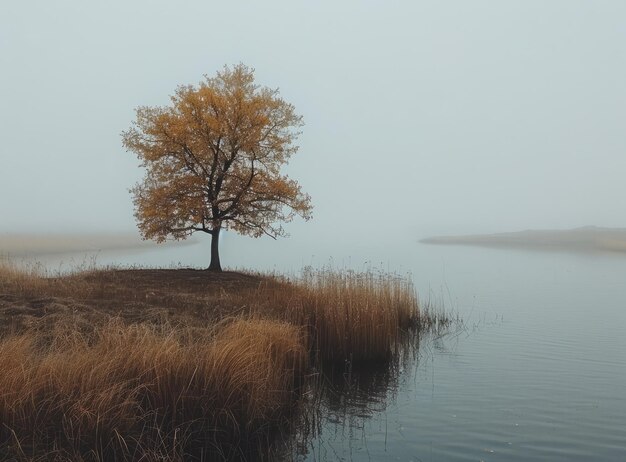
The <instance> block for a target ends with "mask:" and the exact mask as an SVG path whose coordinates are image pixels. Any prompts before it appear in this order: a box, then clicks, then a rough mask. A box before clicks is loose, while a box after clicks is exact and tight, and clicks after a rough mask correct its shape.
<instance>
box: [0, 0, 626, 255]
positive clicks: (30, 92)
mask: <svg viewBox="0 0 626 462" xmlns="http://www.w3.org/2000/svg"><path fill="white" fill-rule="evenodd" d="M624 24H626V2H623V1H621V0H616V1H574V0H562V1H557V0H551V1H545V0H542V1H529V0H520V1H500V0H498V1H495V0H490V1H465V0H462V1H414V0H411V1H394V2H382V1H380V2H374V1H341V2H336V1H324V2H303V1H292V0H288V1H287V0H285V1H263V2H208V1H204V0H203V1H188V2H165V1H153V0H149V1H148V0H144V1H133V2H126V1H109V2H85V1H84V0H82V1H79V0H75V1H54V2H50V1H26V0H25V1H20V2H2V4H1V5H0V101H1V104H0V135H1V140H0V232H3V231H12V232H31V233H38V232H52V231H55V232H65V231H70V230H71V231H74V232H75V231H120V230H121V231H124V230H133V229H135V221H134V218H133V214H132V212H133V210H132V202H131V196H130V194H129V193H128V188H130V187H132V186H133V185H134V183H135V182H137V181H138V180H139V179H140V178H141V177H142V175H143V173H142V171H141V170H140V169H139V168H138V161H137V159H136V158H135V157H134V155H133V154H131V153H128V152H125V151H124V149H123V147H122V145H121V140H120V133H121V132H122V131H123V130H125V129H127V128H128V127H129V125H130V123H131V121H132V120H133V118H134V109H135V108H136V107H137V106H139V105H158V104H167V103H168V101H169V100H168V98H169V95H171V94H172V93H173V92H174V90H175V88H176V86H177V85H179V84H195V83H197V82H199V81H200V80H201V79H202V76H203V74H209V75H213V74H214V73H215V72H216V71H217V70H219V69H221V68H222V66H223V65H224V64H236V63H238V62H243V63H245V64H246V65H249V66H252V67H254V68H255V69H256V73H255V75H256V80H257V83H259V84H262V85H266V86H269V87H279V88H280V92H281V96H282V97H283V98H284V99H286V100H287V101H289V102H291V103H292V104H294V105H295V107H296V111H297V113H299V114H301V115H303V116H304V121H305V123H306V125H305V126H304V128H303V135H302V136H301V137H300V139H299V143H298V144H299V145H300V147H301V148H300V151H299V152H298V153H297V154H296V155H295V156H294V157H293V159H292V161H291V162H290V164H289V167H288V169H287V171H288V172H289V174H290V175H291V176H292V177H293V178H295V179H297V180H299V181H300V183H301V184H302V187H303V189H304V190H305V191H306V192H308V193H310V194H311V196H312V202H313V204H314V206H315V209H314V218H313V220H312V221H311V222H308V223H305V222H303V221H301V220H296V221H294V222H293V223H291V224H289V225H287V227H286V229H287V231H288V232H290V233H291V235H292V239H296V240H297V242H302V243H303V244H302V245H306V243H307V242H309V241H310V240H313V239H315V240H322V241H323V240H333V241H334V242H354V241H355V240H356V241H360V240H363V241H365V240H367V239H375V238H376V236H380V235H381V234H387V235H389V234H391V235H402V236H405V237H408V236H414V237H415V239H417V238H419V237H424V236H426V235H429V234H434V233H439V234H440V233H446V232H449V233H478V232H499V231H513V230H518V229H528V228H550V229H554V228H571V227H577V226H583V225H597V226H609V227H612V226H614V227H626V180H625V178H626V155H625V152H626V138H625V136H626V130H624V121H625V117H624V116H625V110H624V108H625V103H626V87H625V82H626V27H624Z"/></svg>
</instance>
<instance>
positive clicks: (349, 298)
mask: <svg viewBox="0 0 626 462" xmlns="http://www.w3.org/2000/svg"><path fill="white" fill-rule="evenodd" d="M436 322H438V320H437V319H436V318H435V317H433V316H431V315H430V314H429V313H427V312H425V311H422V310H420V307H419V306H418V303H417V297H416V295H415V292H414V291H413V287H412V285H411V283H410V281H407V280H406V279H404V278H399V277H396V276H393V275H386V274H373V273H363V274H359V273H352V272H344V273H336V272H330V271H327V272H324V271H319V272H311V271H309V272H305V273H304V274H303V275H302V277H299V278H297V279H291V280H290V279H288V278H285V277H280V276H265V275H256V274H243V273H232V272H225V273H211V272H207V271H200V270H191V269H180V270H159V269H146V270H98V271H85V272H79V273H76V274H71V275H67V276H63V277H43V276H42V275H40V274H36V273H34V272H30V273H29V272H24V271H22V270H19V269H17V268H14V267H11V266H7V265H5V266H4V267H2V268H1V269H0V335H1V340H0V356H1V357H3V358H10V360H8V361H5V362H4V363H3V364H2V365H1V367H2V369H3V370H2V371H0V377H2V378H1V379H0V420H1V421H2V422H3V423H5V425H4V426H3V428H1V429H0V448H1V449H0V455H1V456H2V457H3V458H6V457H8V458H17V459H18V460H19V459H23V460H33V459H38V458H39V459H41V457H44V458H48V459H50V458H56V460H103V459H107V458H109V459H110V458H114V459H115V460H138V459H140V458H141V459H142V460H193V459H194V458H195V459H196V460H209V459H211V458H213V459H215V458H218V459H228V460H233V459H238V458H248V459H249V458H251V456H252V455H257V456H258V455H261V454H268V453H271V451H272V441H273V440H274V437H273V435H275V434H276V433H277V432H280V431H281V429H284V428H285V426H289V422H290V421H291V417H292V415H293V412H294V409H297V407H298V406H297V403H298V402H300V397H301V393H302V391H303V384H304V383H305V382H306V379H307V376H308V375H309V374H310V373H311V369H310V367H311V366H312V365H315V366H316V367H317V368H318V369H319V366H320V365H321V363H342V362H345V361H350V362H368V361H375V362H377V363H380V362H381V361H382V362H385V361H390V360H391V359H392V358H393V357H394V355H397V354H398V352H399V351H400V350H402V348H403V342H404V341H405V339H406V337H407V335H406V334H407V333H408V334H410V333H414V334H416V333H417V332H419V330H420V329H424V328H427V327H428V326H432V325H433V323H436ZM261 458H263V456H261Z"/></svg>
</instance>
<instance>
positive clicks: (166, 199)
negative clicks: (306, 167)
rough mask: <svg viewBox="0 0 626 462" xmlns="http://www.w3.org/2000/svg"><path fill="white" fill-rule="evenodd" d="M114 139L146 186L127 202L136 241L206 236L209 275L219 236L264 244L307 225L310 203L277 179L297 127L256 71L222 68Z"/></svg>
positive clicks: (144, 113) (215, 266)
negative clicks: (297, 219)
mask: <svg viewBox="0 0 626 462" xmlns="http://www.w3.org/2000/svg"><path fill="white" fill-rule="evenodd" d="M136 113H137V119H136V121H135V122H133V124H132V127H131V128H130V129H129V130H127V131H125V132H123V133H122V138H123V143H124V146H125V147H126V149H127V150H129V151H132V152H134V153H135V154H137V156H138V158H139V159H140V160H141V162H142V166H143V167H145V169H146V176H145V178H144V179H143V181H142V182H141V183H138V184H137V185H136V186H135V187H134V188H133V189H132V190H131V192H132V193H133V195H134V204H135V217H136V219H137V223H138V226H139V229H140V231H141V234H142V236H143V237H144V239H154V240H156V241H157V242H163V241H165V240H166V238H168V237H171V238H173V239H176V240H180V239H186V238H187V237H188V236H190V235H191V234H193V233H194V232H196V231H201V232H204V233H207V234H210V235H211V264H210V266H209V269H210V270H214V271H221V270H222V268H221V265H220V257H219V247H218V244H219V235H220V231H221V230H222V229H232V230H234V231H237V232H239V233H241V234H246V235H250V236H253V237H259V236H261V235H263V234H266V235H268V236H270V237H272V238H276V237H277V236H283V235H285V232H284V230H283V228H282V226H281V225H280V222H286V221H290V220H291V219H292V218H293V217H294V216H295V215H296V214H298V215H300V216H302V217H304V218H305V219H307V220H308V219H309V218H310V217H311V209H312V206H311V204H310V197H309V196H308V194H305V193H303V192H302V191H301V189H300V185H299V184H298V183H297V182H296V181H294V180H292V179H290V178H289V177H287V176H286V175H283V174H281V173H280V168H281V167H282V166H283V165H284V164H286V163H287V161H288V160H289V158H290V157H291V155H292V154H294V153H295V152H296V151H297V150H298V146H296V145H295V144H294V141H295V140H296V138H297V137H298V135H299V134H300V132H299V131H298V129H299V127H301V126H302V125H303V124H302V117H301V116H298V115H296V114H295V112H294V107H293V106H292V105H291V104H289V103H287V102H285V101H284V100H283V99H281V98H280V97H279V94H278V90H274V89H270V88H266V87H260V86H259V85H256V84H255V83H254V69H251V68H249V67H247V66H245V65H243V64H239V65H236V66H234V67H233V68H229V67H227V66H226V67H224V69H223V71H222V72H218V73H217V75H216V76H215V77H212V78H210V77H207V76H205V80H204V81H202V82H201V83H200V84H199V85H198V86H193V85H186V86H180V87H178V89H177V90H176V93H175V94H174V95H173V96H172V97H171V105H169V106H166V107H139V108H138V109H137V110H136Z"/></svg>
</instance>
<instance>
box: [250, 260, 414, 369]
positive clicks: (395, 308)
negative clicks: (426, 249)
mask: <svg viewBox="0 0 626 462" xmlns="http://www.w3.org/2000/svg"><path fill="white" fill-rule="evenodd" d="M257 299H259V300H267V302H268V304H269V305H270V306H273V307H274V313H275V315H276V316H278V318H280V319H283V320H286V321H288V322H290V323H293V324H296V325H300V326H303V327H305V328H306V329H307V331H308V332H309V337H310V342H311V346H312V348H313V352H314V355H315V356H317V357H318V358H319V359H321V360H326V361H335V362H341V361H346V360H348V361H376V360H378V361H384V360H388V359H389V358H391V356H393V355H394V354H396V353H397V352H398V349H399V348H401V347H402V345H403V344H404V339H406V337H407V335H410V334H411V333H415V332H417V331H418V330H419V327H420V324H421V323H423V322H424V321H425V320H424V319H423V318H422V317H421V316H420V309H419V305H418V301H417V296H416V294H415V290H414V288H413V284H412V283H411V281H410V279H409V278H405V277H401V276H398V275H390V274H387V273H375V272H373V271H367V272H361V273H359V272H354V271H342V272H337V271H332V270H320V271H314V270H311V269H307V270H305V271H303V273H302V276H301V277H299V278H296V279H295V280H292V281H291V282H285V284H283V285H282V286H276V285H275V284H270V285H268V286H267V287H261V288H260V289H259V294H258V296H257Z"/></svg>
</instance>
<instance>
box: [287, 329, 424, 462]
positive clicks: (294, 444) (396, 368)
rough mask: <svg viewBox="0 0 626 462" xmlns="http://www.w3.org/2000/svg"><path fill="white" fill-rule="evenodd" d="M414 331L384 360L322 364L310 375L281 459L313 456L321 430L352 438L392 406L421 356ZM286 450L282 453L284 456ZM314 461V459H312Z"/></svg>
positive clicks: (418, 339)
mask: <svg viewBox="0 0 626 462" xmlns="http://www.w3.org/2000/svg"><path fill="white" fill-rule="evenodd" d="M419 341H420V335H419V332H418V331H412V332H407V333H406V334H405V335H404V337H403V341H402V342H401V344H402V347H401V348H399V349H397V351H396V352H395V354H394V355H393V356H391V357H390V358H389V359H388V360H386V361H354V362H351V361H345V362H343V363H336V362H325V363H323V364H321V365H318V369H317V370H316V371H315V373H314V374H313V375H311V376H310V378H309V381H308V383H307V386H306V391H305V392H304V393H303V396H302V399H301V402H300V408H299V411H298V416H297V418H296V419H295V420H294V427H293V428H292V432H293V438H292V439H291V441H290V442H289V444H290V451H291V452H290V453H289V455H285V456H284V459H285V460H291V459H297V458H299V457H304V456H306V455H313V456H315V453H316V451H317V450H319V448H314V447H313V442H314V441H315V440H316V439H318V438H319V437H320V435H321V433H322V430H324V431H327V432H329V433H330V434H331V435H334V436H332V438H333V439H335V438H338V439H340V440H346V439H354V438H355V437H356V436H359V435H361V433H362V431H363V426H364V424H365V422H366V421H367V420H369V419H371V418H373V417H374V416H376V415H377V414H380V413H382V412H385V410H386V409H387V407H388V406H389V404H390V403H393V402H394V400H395V399H396V396H397V391H398V389H399V386H400V384H401V381H402V380H403V378H405V377H408V376H410V371H411V370H412V369H413V368H415V367H416V365H417V363H418V358H419ZM287 453H288V451H285V453H284V454H287ZM314 459H316V457H314Z"/></svg>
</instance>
